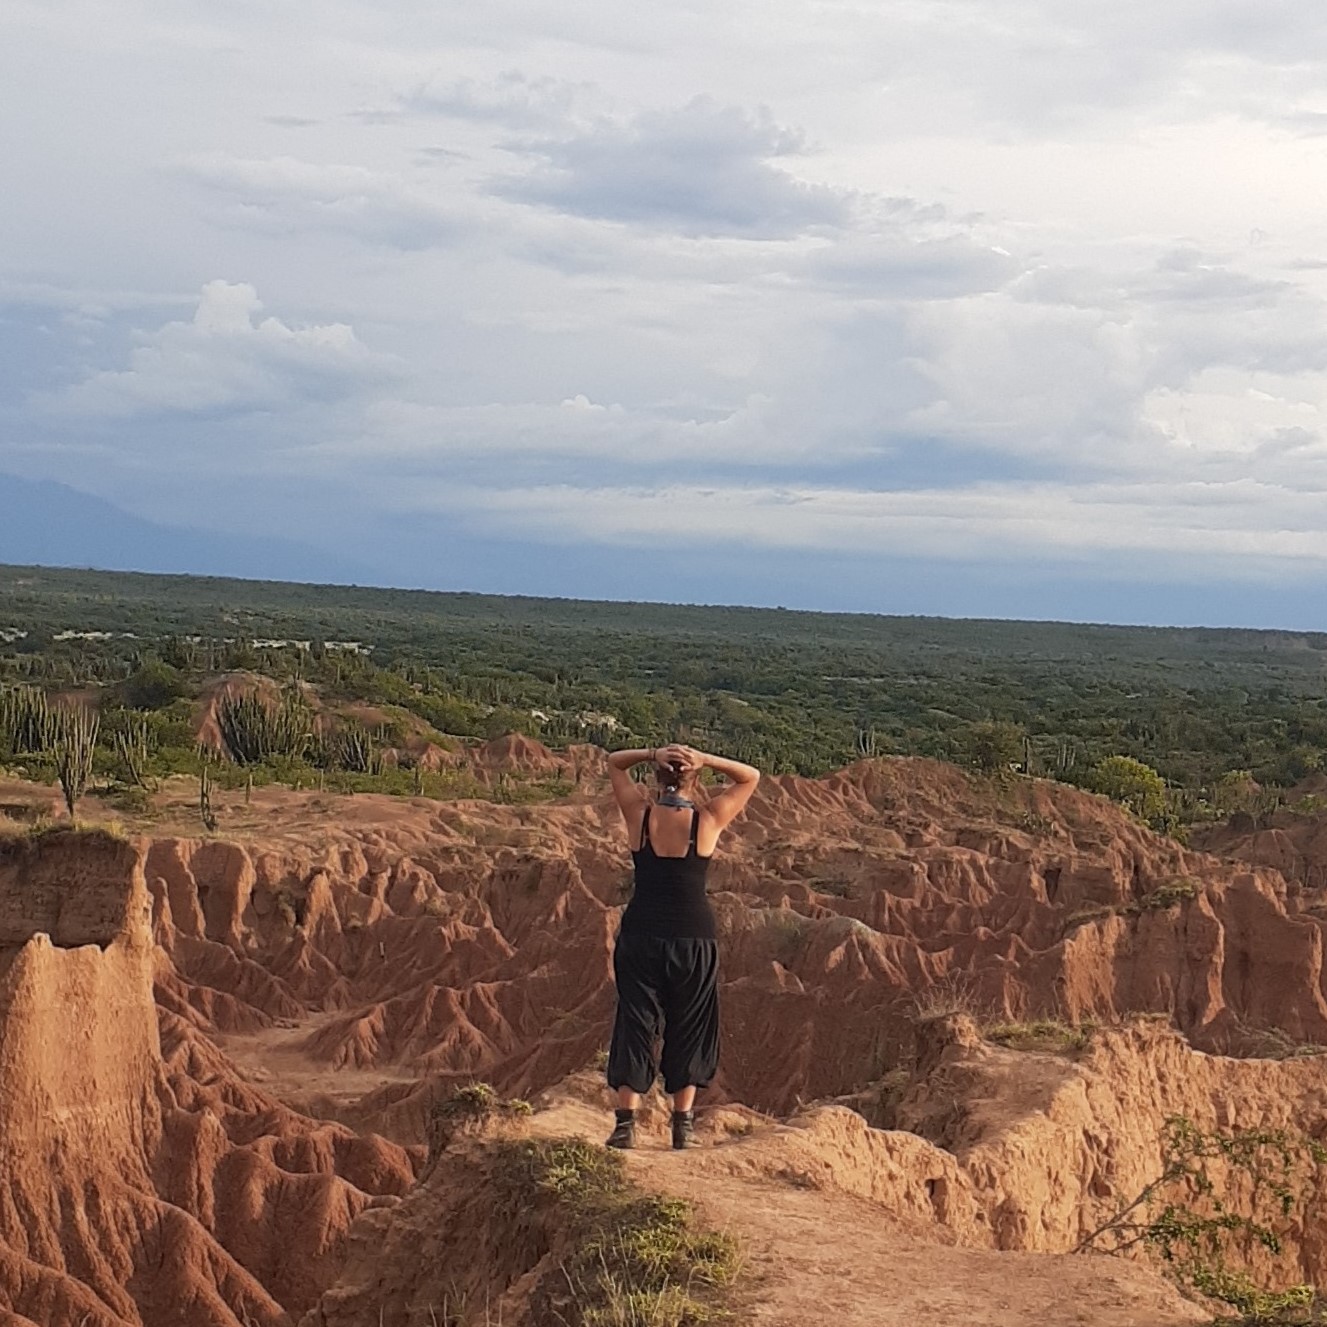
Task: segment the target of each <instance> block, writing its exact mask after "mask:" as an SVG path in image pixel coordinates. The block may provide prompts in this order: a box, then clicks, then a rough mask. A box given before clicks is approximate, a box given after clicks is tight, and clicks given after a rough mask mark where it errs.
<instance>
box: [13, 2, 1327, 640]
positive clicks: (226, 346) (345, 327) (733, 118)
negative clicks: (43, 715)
mask: <svg viewBox="0 0 1327 1327" xmlns="http://www.w3.org/2000/svg"><path fill="white" fill-rule="evenodd" d="M0 86H2V87H3V88H4V90H5V91H4V103H5V120H6V132H5V133H4V135H2V136H0V180H3V190H2V192H0V197H3V200H4V201H3V202H2V203H0V476H3V475H9V476H14V477H19V478H22V479H25V480H54V481H57V482H59V483H61V484H65V485H68V486H70V487H72V488H75V489H77V490H79V492H80V493H84V494H89V495H93V496H95V497H98V498H102V499H105V500H107V501H109V502H111V503H113V504H115V506H117V507H118V508H120V509H121V510H123V511H124V512H126V513H129V514H130V515H131V516H133V517H137V518H142V519H146V520H150V521H154V522H157V523H160V524H163V525H165V526H179V527H187V528H189V529H191V530H202V531H213V532H217V533H221V534H225V535H228V536H238V537H240V538H246V537H247V538H253V539H258V538H267V537H272V536H279V537H280V538H281V539H283V540H288V541H297V542H298V543H299V544H301V545H303V546H306V547H307V548H309V549H312V550H314V551H315V552H317V551H321V552H322V553H323V554H325V555H326V557H327V559H328V566H329V568H331V567H333V566H334V565H335V566H343V565H345V564H346V562H347V561H348V560H351V561H353V562H354V564H355V565H356V566H362V567H364V568H366V569H367V570H366V575H367V576H370V577H378V578H380V580H381V582H382V583H389V584H396V585H408V586H429V587H434V588H443V589H474V590H490V591H502V592H512V593H517V592H528V593H537V594H559V595H569V596H580V597H613V598H622V597H628V598H637V599H664V600H682V601H699V602H712V603H713V602H717V603H725V602H728V603H732V602H740V603H759V604H784V605H786V606H788V607H805V608H826V609H855V610H862V611H871V612H923V613H931V614H936V615H962V616H1017V617H1036V618H1060V619H1076V620H1107V621H1122V622H1155V623H1175V624H1188V623H1209V624H1213V625H1217V624H1232V625H1255V626H1286V627H1296V628H1316V629H1323V627H1324V623H1325V622H1327V432H1325V427H1327V416H1325V413H1324V412H1325V411H1327V9H1324V8H1323V7H1322V6H1321V5H1320V4H1318V3H1314V0H1257V2H1256V3H1254V0H1240V2H1239V3H1236V2H1235V0H1148V3H1141V0H1117V2H1116V3H1113V4H1111V5H1103V4H1100V3H1095V2H1093V3H1089V2H1088V0H876V2H875V3H860V2H858V0H796V2H795V3H794V2H793V0H760V2H759V3H754V2H748V0H706V3H704V4H701V3H699V2H697V0H674V3H672V4H669V5H664V6H624V5H620V4H610V3H608V0H557V3H542V2H538V0H486V3H484V4H482V5H480V4H473V5H439V4H437V3H424V2H423V0H376V2H375V3H371V4H370V3H355V2H354V0H319V3H317V4H313V3H309V2H307V0H262V3H259V2H258V0H225V2H223V3H216V2H215V0H214V2H213V3H210V4H207V5H204V4H202V3H196V2H195V0H174V3H172V4H171V5H169V6H162V5H159V4H146V3H141V2H140V0H115V3H101V2H95V0H58V2H57V0H6V3H5V4H4V6H3V7H0ZM3 482H4V481H3V478H0V484H3ZM199 570H208V571H215V570H224V568H216V567H207V568H203V567H200V568H199ZM281 570H282V569H281V567H280V566H274V568H273V575H274V576H280V574H281ZM332 574H333V573H332V572H331V571H330V570H329V576H330V575H332Z"/></svg>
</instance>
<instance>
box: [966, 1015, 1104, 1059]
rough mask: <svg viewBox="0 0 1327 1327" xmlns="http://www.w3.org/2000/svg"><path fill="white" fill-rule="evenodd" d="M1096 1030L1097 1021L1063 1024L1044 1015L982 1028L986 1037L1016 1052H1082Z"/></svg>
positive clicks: (1063, 1053)
mask: <svg viewBox="0 0 1327 1327" xmlns="http://www.w3.org/2000/svg"><path fill="white" fill-rule="evenodd" d="M1094 1031H1096V1024H1094V1023H1062V1022H1061V1021H1060V1020H1059V1019H1055V1018H1041V1019H1035V1020H1033V1021H1031V1022H1027V1023H993V1024H991V1025H990V1026H988V1027H984V1028H982V1036H984V1037H985V1038H986V1040H987V1041H993V1042H995V1044H996V1045H997V1046H1006V1047H1008V1048H1009V1049H1010V1050H1014V1051H1050V1052H1052V1053H1053V1054H1056V1055H1078V1054H1081V1053H1082V1052H1083V1051H1085V1050H1086V1049H1087V1048H1088V1046H1089V1045H1091V1042H1092V1034H1093V1032H1094Z"/></svg>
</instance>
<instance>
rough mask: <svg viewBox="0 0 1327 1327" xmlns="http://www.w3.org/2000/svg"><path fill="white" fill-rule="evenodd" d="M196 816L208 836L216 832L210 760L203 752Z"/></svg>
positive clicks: (199, 772) (199, 771) (199, 773)
mask: <svg viewBox="0 0 1327 1327" xmlns="http://www.w3.org/2000/svg"><path fill="white" fill-rule="evenodd" d="M198 814H199V816H200V818H201V819H202V822H203V828H204V829H205V830H207V832H208V833H209V834H212V833H215V832H216V827H217V816H216V812H215V811H214V810H213V809H212V758H211V756H210V755H209V754H208V753H206V752H204V753H203V759H202V765H201V766H200V767H199V770H198Z"/></svg>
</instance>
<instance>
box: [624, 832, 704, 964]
mask: <svg viewBox="0 0 1327 1327" xmlns="http://www.w3.org/2000/svg"><path fill="white" fill-rule="evenodd" d="M650 809H651V808H650V807H648V806H647V807H646V808H645V820H644V823H643V824H642V825H641V845H640V849H639V850H638V851H637V850H633V851H632V854H631V860H632V861H633V862H635V864H636V890H635V893H633V894H632V896H631V902H630V903H628V904H627V909H626V911H625V912H624V913H623V914H622V933H623V934H624V935H652V936H657V937H659V938H660V939H664V940H713V939H714V938H715V930H714V913H713V912H712V911H711V910H710V904H709V900H708V899H707V898H706V897H705V877H706V875H707V874H708V873H709V869H710V859H709V858H708V857H702V856H701V855H700V854H699V853H698V852H697V851H696V827H697V824H698V822H699V820H700V815H699V813H698V812H696V811H694V810H693V811H692V812H691V834H690V836H689V839H688V842H687V855H686V856H685V857H660V856H659V855H658V853H656V852H655V851H654V845H653V844H652V843H651V842H650Z"/></svg>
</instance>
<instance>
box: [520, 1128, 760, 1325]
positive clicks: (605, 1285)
mask: <svg viewBox="0 0 1327 1327" xmlns="http://www.w3.org/2000/svg"><path fill="white" fill-rule="evenodd" d="M497 1171H498V1177H499V1183H500V1185H501V1186H502V1187H503V1188H504V1189H505V1190H506V1201H507V1202H508V1204H509V1205H510V1206H511V1207H512V1208H513V1209H514V1210H519V1209H521V1208H523V1207H524V1206H526V1205H528V1203H529V1202H530V1200H531V1199H532V1198H533V1199H534V1200H535V1201H540V1200H542V1201H544V1202H554V1203H556V1204H558V1205H559V1207H560V1208H561V1209H563V1211H564V1212H565V1219H564V1226H565V1228H566V1229H567V1232H568V1235H569V1239H568V1249H567V1252H566V1254H565V1255H564V1257H563V1260H562V1266H561V1271H562V1277H561V1279H560V1280H559V1281H558V1282H557V1283H556V1284H555V1285H554V1286H552V1287H550V1288H548V1289H547V1291H546V1300H547V1302H545V1303H542V1304H538V1305H536V1304H532V1305H531V1310H532V1314H533V1317H534V1319H536V1320H539V1321H544V1320H548V1321H554V1322H560V1323H561V1322H565V1323H567V1324H568V1327H703V1325H704V1324H710V1323H718V1322H724V1321H729V1320H730V1319H731V1316H732V1315H731V1312H730V1310H729V1309H728V1307H727V1306H726V1304H725V1302H724V1295H723V1293H722V1292H723V1291H724V1290H725V1289H727V1288H728V1287H730V1286H731V1285H732V1284H733V1282H734V1281H735V1280H736V1278H737V1275H738V1273H739V1270H740V1258H739V1255H738V1248H737V1245H736V1243H735V1242H734V1241H733V1240H732V1239H731V1238H730V1237H729V1236H728V1235H725V1234H722V1233H720V1232H717V1231H712V1230H706V1229H703V1228H702V1227H700V1226H699V1224H698V1222H697V1220H696V1215H695V1212H694V1210H693V1209H692V1207H691V1205H690V1204H689V1203H687V1202H685V1201H683V1200H682V1199H679V1198H668V1197H664V1196H662V1195H659V1194H649V1193H642V1192H641V1191H640V1190H638V1189H636V1188H635V1187H634V1186H633V1185H632V1184H631V1183H630V1182H629V1180H628V1178H627V1173H626V1168H625V1166H624V1164H623V1161H622V1158H621V1157H620V1156H618V1155H617V1154H616V1153H614V1152H609V1151H607V1150H605V1149H604V1148H603V1147H599V1146H595V1145H594V1144H591V1143H588V1142H586V1141H584V1140H583V1139H577V1138H560V1139H523V1140H520V1141H516V1142H509V1143H504V1144H501V1145H499V1151H498V1167H497Z"/></svg>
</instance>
